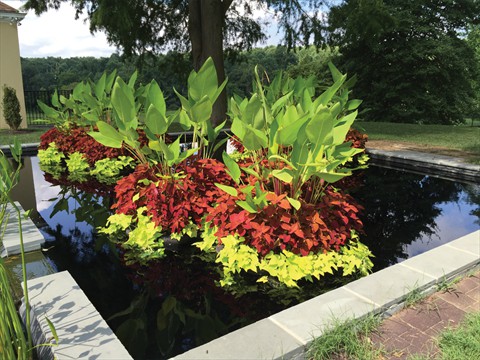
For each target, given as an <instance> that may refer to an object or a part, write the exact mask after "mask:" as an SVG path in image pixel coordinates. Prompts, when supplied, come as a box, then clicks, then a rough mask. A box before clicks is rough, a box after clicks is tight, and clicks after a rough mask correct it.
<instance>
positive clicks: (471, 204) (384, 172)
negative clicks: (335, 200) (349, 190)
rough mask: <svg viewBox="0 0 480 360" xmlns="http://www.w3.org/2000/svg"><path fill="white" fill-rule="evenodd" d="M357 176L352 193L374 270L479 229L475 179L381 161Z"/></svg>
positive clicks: (479, 203)
mask: <svg viewBox="0 0 480 360" xmlns="http://www.w3.org/2000/svg"><path fill="white" fill-rule="evenodd" d="M360 176H361V179H362V180H361V186H360V187H359V188H358V189H356V190H355V191H354V192H353V195H354V197H355V198H356V199H357V200H358V201H359V202H360V203H361V204H362V205H363V206H364V207H365V211H364V213H363V214H362V216H361V219H362V220H363V222H364V225H365V227H364V230H365V236H362V237H361V238H362V241H363V242H364V243H365V244H366V245H368V246H369V247H370V250H371V251H372V252H373V253H374V254H375V258H374V259H373V262H374V264H375V267H374V270H375V271H378V270H380V269H382V268H385V267H387V266H390V265H392V264H395V263H397V262H400V261H403V260H405V259H407V258H409V257H411V256H415V255H418V254H421V253H423V252H425V251H427V250H430V249H433V248H435V247H437V246H440V245H442V244H445V243H447V242H449V241H451V240H453V239H456V238H458V237H461V236H463V235H466V234H468V233H471V232H473V231H475V230H477V229H479V221H480V220H479V219H480V218H479V213H480V210H479V209H480V187H479V186H478V185H475V184H468V183H467V184H464V183H459V182H453V181H447V180H444V179H439V178H435V177H432V176H426V175H418V174H414V173H409V172H402V171H398V170H392V169H386V168H381V167H371V168H370V169H368V171H366V172H364V173H363V174H361V175H360Z"/></svg>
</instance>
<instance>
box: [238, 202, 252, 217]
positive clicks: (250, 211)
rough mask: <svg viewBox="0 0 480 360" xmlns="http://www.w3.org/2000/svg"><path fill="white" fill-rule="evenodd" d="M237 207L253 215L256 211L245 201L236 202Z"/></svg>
mask: <svg viewBox="0 0 480 360" xmlns="http://www.w3.org/2000/svg"><path fill="white" fill-rule="evenodd" d="M237 205H238V206H240V207H241V208H242V209H244V210H247V211H248V212H249V213H251V214H255V213H256V212H257V209H255V207H254V204H250V203H249V202H247V201H244V200H241V201H237Z"/></svg>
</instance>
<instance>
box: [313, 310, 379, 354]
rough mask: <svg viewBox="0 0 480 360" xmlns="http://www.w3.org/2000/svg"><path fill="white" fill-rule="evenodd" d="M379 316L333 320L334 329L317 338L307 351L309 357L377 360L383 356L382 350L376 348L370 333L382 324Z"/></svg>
mask: <svg viewBox="0 0 480 360" xmlns="http://www.w3.org/2000/svg"><path fill="white" fill-rule="evenodd" d="M380 321H381V320H380V318H379V317H378V316H368V317H366V318H365V319H362V320H353V321H347V322H333V323H332V329H331V330H330V331H327V332H326V333H325V334H323V335H322V336H321V337H319V338H316V339H315V340H314V341H313V342H312V344H311V345H310V347H309V348H308V352H307V359H312V360H327V359H356V360H375V359H379V358H381V354H382V350H379V349H375V348H374V347H373V346H372V344H371V343H370V342H369V341H368V335H369V334H370V333H372V332H373V331H374V330H375V329H376V328H377V327H378V325H379V324H380Z"/></svg>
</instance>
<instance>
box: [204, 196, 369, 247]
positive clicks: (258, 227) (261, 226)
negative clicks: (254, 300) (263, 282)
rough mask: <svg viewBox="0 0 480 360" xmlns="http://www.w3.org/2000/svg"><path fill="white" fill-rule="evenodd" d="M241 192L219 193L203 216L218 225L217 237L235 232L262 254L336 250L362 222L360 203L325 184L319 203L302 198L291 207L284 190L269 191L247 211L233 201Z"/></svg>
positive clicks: (359, 228)
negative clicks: (256, 207)
mask: <svg viewBox="0 0 480 360" xmlns="http://www.w3.org/2000/svg"><path fill="white" fill-rule="evenodd" d="M244 196H245V195H243V194H242V193H239V196H238V197H233V196H231V195H229V194H227V193H223V194H222V196H221V197H220V198H219V199H218V200H217V203H218V205H217V206H216V207H215V208H213V209H212V210H211V212H210V213H209V214H208V215H207V218H206V220H207V221H209V222H211V223H212V224H213V225H215V226H217V227H218V231H217V233H216V235H217V236H218V238H219V240H220V239H221V238H222V237H225V236H227V235H231V234H235V233H236V234H238V235H240V236H243V237H245V243H246V244H247V245H251V246H253V247H255V248H256V249H257V251H258V252H259V254H260V255H263V256H265V255H266V254H268V253H269V252H270V251H275V252H277V251H280V250H284V249H286V250H289V251H292V252H293V253H296V254H300V255H307V254H308V253H309V252H311V251H313V252H322V251H328V250H331V249H334V250H338V249H339V248H340V246H342V245H344V244H345V243H346V242H347V240H348V239H350V235H351V233H350V232H351V230H356V231H357V232H358V231H361V229H362V226H363V225H362V222H361V221H360V219H359V218H358V216H357V215H358V211H359V209H360V206H359V205H357V204H355V202H354V200H353V198H352V197H351V196H349V195H347V194H344V193H342V192H336V191H334V190H333V189H332V188H327V190H326V191H325V194H324V196H323V197H322V199H321V201H320V203H318V204H316V205H312V204H307V203H305V202H303V201H302V206H301V208H300V209H299V210H294V209H293V208H292V206H291V205H290V203H289V202H288V201H287V199H286V195H285V194H281V195H278V196H277V195H275V194H274V193H270V194H269V195H268V198H267V200H269V203H268V205H267V206H266V207H265V208H263V209H262V211H259V212H257V213H249V212H248V211H246V210H244V209H242V208H241V207H240V206H238V205H237V203H236V201H237V200H239V199H242V198H243V197H244Z"/></svg>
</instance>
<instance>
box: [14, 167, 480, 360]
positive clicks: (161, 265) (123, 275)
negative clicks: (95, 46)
mask: <svg viewBox="0 0 480 360" xmlns="http://www.w3.org/2000/svg"><path fill="white" fill-rule="evenodd" d="M24 161H25V166H24V172H23V173H22V175H21V184H20V185H19V186H18V188H17V189H18V191H17V192H16V193H15V194H13V196H14V197H15V199H16V200H18V201H20V203H21V204H22V206H23V207H24V208H26V209H34V213H36V214H37V216H36V221H37V223H38V224H39V225H40V227H41V230H42V231H43V233H44V234H45V236H46V238H47V239H48V243H47V244H46V248H47V249H49V250H48V251H47V252H46V255H47V258H48V259H49V261H50V262H51V263H52V265H53V266H54V267H55V268H56V269H57V271H62V270H68V271H69V272H70V273H71V274H72V276H73V277H74V278H75V280H76V281H77V282H78V283H79V285H80V287H81V288H82V290H83V291H84V292H85V293H86V295H87V296H88V297H89V298H90V300H91V301H92V303H93V304H94V305H95V307H96V308H97V310H98V311H99V312H100V313H101V314H102V316H103V317H104V318H105V319H107V321H108V323H109V325H110V326H111V327H112V329H113V330H114V331H115V332H116V334H117V336H118V337H119V338H120V339H121V340H122V342H123V343H124V345H125V346H126V347H127V349H128V350H129V352H130V353H131V354H132V356H133V357H134V358H136V359H143V358H168V357H171V356H174V355H175V354H178V353H181V352H184V351H186V350H188V349H190V348H193V347H195V346H198V345H200V344H203V343H205V342H207V341H210V340H212V339H214V338H217V337H218V336H221V335H223V334H225V333H228V332H230V331H232V330H234V329H236V328H239V327H241V326H244V325H246V324H248V323H250V322H253V321H256V320H259V319H261V318H264V317H265V316H268V315H269V314H271V313H274V312H277V311H280V310H282V309H283V308H285V307H287V306H291V305H292V304H295V303H298V302H301V301H304V300H306V299H308V298H311V297H313V296H315V295H318V294H319V293H321V292H325V291H326V290H327V289H329V288H334V287H336V286H339V285H341V284H342V283H343V282H342V281H349V280H351V279H344V278H341V279H340V280H341V281H340V280H339V279H338V278H335V277H331V278H327V279H325V280H324V282H322V283H313V284H312V283H307V282H304V283H302V284H301V285H302V286H301V290H300V289H289V290H286V289H285V288H281V287H280V288H272V287H268V286H267V285H265V284H257V283H255V282H254V281H253V282H252V281H249V279H248V277H246V278H245V279H244V280H242V281H243V283H241V284H238V293H237V294H232V293H227V292H225V291H223V290H222V289H221V288H219V287H217V286H216V280H218V278H219V276H218V269H216V267H215V266H214V263H212V262H208V261H205V258H204V255H202V254H200V253H197V252H195V249H193V248H191V247H188V248H186V249H187V250H185V249H184V250H182V251H181V252H176V253H175V252H173V253H170V254H169V256H168V257H167V258H165V259H164V260H162V261H158V262H157V263H155V264H152V265H151V266H149V267H141V266H134V267H126V266H124V264H123V261H122V253H121V252H120V251H119V250H118V249H117V248H115V247H113V246H112V245H111V244H110V243H109V242H108V241H106V239H104V238H102V237H101V236H98V234H97V233H96V232H95V228H96V227H98V226H101V225H103V224H105V221H106V218H107V216H108V215H109V210H108V209H109V208H110V205H111V204H110V201H111V200H110V198H109V197H107V196H100V195H94V194H89V193H85V192H82V191H78V190H77V189H76V188H75V187H72V186H65V185H62V186H54V185H52V184H51V183H49V182H47V181H46V180H45V178H44V175H43V173H42V172H41V171H40V170H39V166H38V160H37V159H36V158H25V160H24ZM357 183H360V186H359V187H358V188H357V189H356V190H355V191H353V195H354V196H355V197H356V198H357V200H358V201H359V203H361V204H362V205H363V206H364V207H365V210H364V213H363V215H362V220H363V221H364V224H365V235H362V236H361V238H362V241H363V242H364V243H365V244H367V245H368V246H369V247H370V249H371V250H372V252H373V253H374V254H375V256H376V257H375V258H374V259H373V261H374V263H375V270H376V271H377V270H379V269H381V268H384V267H387V266H389V265H391V264H394V263H396V262H398V261H402V260H403V259H406V258H408V257H411V256H414V255H417V254H419V253H422V252H424V251H427V250H429V249H431V248H433V247H436V246H439V245H441V244H443V243H445V242H448V241H450V240H452V239H454V238H457V237H459V236H462V235H465V234H467V233H469V232H472V231H474V230H476V229H478V228H479V223H480V218H479V215H480V207H479V205H480V187H479V186H477V185H473V184H461V183H456V182H450V181H446V180H441V179H437V178H434V177H429V176H423V175H417V174H412V173H404V172H398V171H394V170H390V169H384V168H378V167H372V168H371V169H369V170H368V171H366V172H364V173H363V174H361V175H360V176H359V178H358V180H357Z"/></svg>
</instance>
